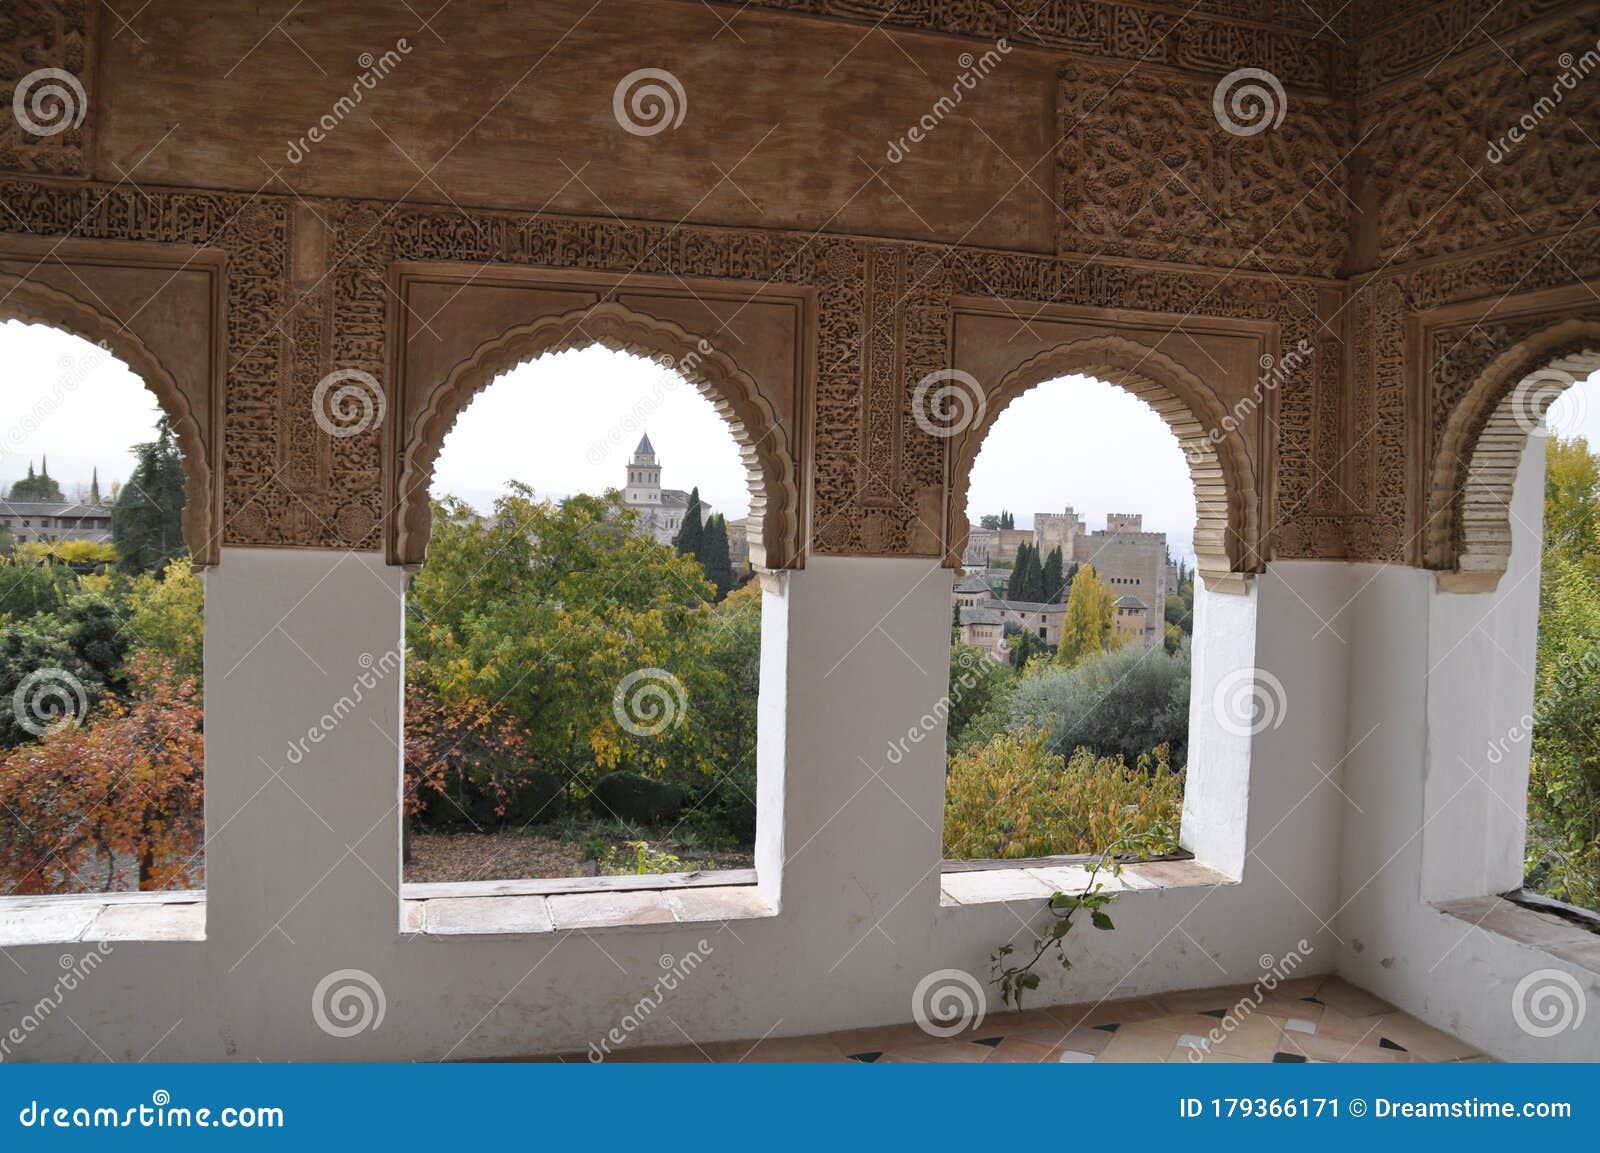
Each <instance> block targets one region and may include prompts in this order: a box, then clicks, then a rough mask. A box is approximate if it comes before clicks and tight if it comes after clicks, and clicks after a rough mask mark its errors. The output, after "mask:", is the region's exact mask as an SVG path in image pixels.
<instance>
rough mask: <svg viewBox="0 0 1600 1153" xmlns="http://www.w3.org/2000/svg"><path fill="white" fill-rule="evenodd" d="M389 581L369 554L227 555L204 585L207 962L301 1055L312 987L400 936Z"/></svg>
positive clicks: (396, 602)
mask: <svg viewBox="0 0 1600 1153" xmlns="http://www.w3.org/2000/svg"><path fill="white" fill-rule="evenodd" d="M401 579H402V574H401V570H399V569H398V568H393V567H389V566H386V565H385V564H384V563H383V558H382V556H381V555H379V554H376V553H334V552H310V551H296V550H289V549H237V548H235V549H228V550H226V551H225V552H224V553H223V556H222V560H221V563H220V564H219V565H218V566H217V567H216V568H215V569H214V570H212V572H211V574H210V575H209V577H208V578H207V583H206V644H205V672H206V683H205V693H206V837H207V843H206V858H205V864H206V890H207V894H206V895H207V902H206V904H207V951H208V953H209V954H211V957H212V962H211V963H212V965H213V966H214V967H215V969H217V970H220V973H219V975H220V976H223V977H224V978H225V979H226V986H227V989H228V995H229V997H230V998H236V999H241V1000H246V1001H247V1000H251V999H256V998H259V999H261V1001H262V1008H261V1011H262V1013H263V1015H264V1016H265V1017H268V1018H270V1017H271V1012H270V1010H269V1008H268V1006H270V1005H272V1004H278V1005H288V1006H293V1007H294V1009H295V1014H294V1020H295V1022H296V1023H297V1024H300V1025H303V1026H304V1028H303V1030H300V1031H304V1032H305V1033H306V1037H307V1038H308V1040H314V1039H315V1037H314V1036H313V1031H312V1030H310V1019H309V1016H306V1015H304V1014H301V1013H300V1012H299V1009H300V1008H301V1007H302V1006H309V1004H310V995H311V990H312V988H313V987H314V985H315V983H316V981H317V980H318V979H320V978H321V977H322V976H323V975H324V974H325V973H326V972H327V971H328V969H329V968H330V967H334V966H336V965H338V964H339V963H340V961H341V959H342V958H344V957H345V956H347V955H348V957H349V958H350V959H349V960H348V962H347V963H348V964H350V965H352V966H360V967H363V968H369V967H371V966H372V965H373V964H374V963H375V958H374V949H373V945H374V942H386V943H392V942H393V941H394V940H395V939H396V938H397V936H398V925H399V897H398V886H399V881H400V813H399V792H400V751H399V746H398V743H397V742H398V741H399V739H400V731H401V700H402V691H403V673H402V663H401V661H400V660H399V659H398V657H399V654H400V646H401V644H402V619H403V617H402V600H401V594H402V589H401ZM288 942H294V943H296V944H304V943H308V942H314V943H315V946H316V947H314V948H287V949H285V948H283V947H282V946H283V945H285V944H287V943H288ZM345 946H348V947H347V948H346V947H345ZM302 963H303V965H304V966H305V968H304V970H303V971H301V968H300V966H301V965H302ZM302 1018H304V1020H302Z"/></svg>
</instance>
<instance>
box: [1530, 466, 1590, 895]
mask: <svg viewBox="0 0 1600 1153" xmlns="http://www.w3.org/2000/svg"><path fill="white" fill-rule="evenodd" d="M1533 716H1534V720H1535V724H1534V730H1533V748H1532V755H1531V757H1530V762H1529V770H1528V858H1527V880H1528V885H1529V887H1530V888H1534V889H1537V890H1539V891H1541V892H1544V893H1547V894H1549V895H1550V896H1552V897H1555V898H1557V899H1559V900H1565V901H1570V902H1572V903H1573V904H1578V905H1584V906H1586V907H1588V908H1591V909H1595V910H1597V911H1600V747H1597V746H1596V743H1595V738H1594V718H1595V717H1596V716H1600V461H1597V460H1596V458H1595V457H1594V456H1593V455H1592V454H1591V453H1590V452H1589V446H1588V443H1587V442H1586V441H1584V440H1582V439H1576V440H1570V441H1563V440H1560V439H1558V438H1556V437H1551V438H1549V440H1548V441H1547V442H1546V447H1545V514H1544V556H1543V569H1542V571H1541V573H1540V581H1539V641H1538V655H1537V661H1536V666H1535V672H1534V708H1533Z"/></svg>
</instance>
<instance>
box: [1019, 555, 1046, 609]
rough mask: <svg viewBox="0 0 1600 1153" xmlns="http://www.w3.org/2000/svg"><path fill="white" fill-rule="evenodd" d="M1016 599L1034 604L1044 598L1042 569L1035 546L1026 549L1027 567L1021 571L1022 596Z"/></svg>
mask: <svg viewBox="0 0 1600 1153" xmlns="http://www.w3.org/2000/svg"><path fill="white" fill-rule="evenodd" d="M1018 599H1020V600H1025V601H1032V602H1033V603H1034V604H1038V603H1039V602H1041V601H1043V600H1044V569H1043V567H1041V566H1040V564H1039V550H1038V549H1036V548H1030V549H1028V567H1027V568H1026V569H1024V570H1023V573H1022V596H1021V597H1020V598H1018Z"/></svg>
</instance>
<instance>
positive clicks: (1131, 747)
mask: <svg viewBox="0 0 1600 1153" xmlns="http://www.w3.org/2000/svg"><path fill="white" fill-rule="evenodd" d="M1011 720H1012V727H1013V728H1019V727H1021V726H1022V725H1025V724H1032V725H1033V726H1034V727H1035V728H1039V729H1046V730H1048V731H1049V732H1050V734H1051V736H1050V741H1049V747H1050V750H1051V751H1052V752H1055V753H1060V754H1063V755H1065V754H1066V753H1067V752H1069V751H1071V750H1073V749H1077V748H1080V747H1081V748H1088V749H1090V750H1092V751H1093V752H1094V753H1095V754H1096V755H1098V756H1121V757H1122V758H1123V759H1124V760H1125V761H1127V762H1129V763H1130V764H1131V763H1133V762H1134V761H1137V760H1138V759H1139V757H1141V756H1142V755H1144V754H1145V753H1148V752H1150V751H1151V750H1152V749H1154V748H1155V747H1156V746H1157V745H1166V746H1167V747H1168V749H1169V750H1170V753H1171V760H1172V764H1173V765H1174V766H1175V767H1177V768H1182V767H1183V766H1184V765H1185V764H1186V763H1187V760H1188V751H1189V646H1188V644H1187V643H1184V644H1183V645H1181V646H1180V647H1179V649H1178V651H1177V652H1176V653H1170V654H1169V653H1167V652H1164V651H1163V650H1162V649H1160V648H1152V649H1139V650H1134V649H1122V650H1119V651H1117V652H1111V653H1106V654H1103V655H1101V656H1098V657H1091V658H1089V659H1087V660H1085V661H1084V662H1083V663H1082V664H1079V665H1078V666H1077V667H1075V668H1071V669H1063V668H1061V667H1059V666H1055V667H1050V668H1045V669H1041V670H1039V671H1037V672H1035V673H1030V675H1028V676H1025V677H1023V678H1022V680H1021V681H1020V682H1019V683H1018V684H1017V687H1016V691H1015V692H1014V694H1013V695H1012V698H1011Z"/></svg>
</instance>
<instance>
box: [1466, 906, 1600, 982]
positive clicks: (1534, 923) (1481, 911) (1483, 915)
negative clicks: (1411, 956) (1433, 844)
mask: <svg viewBox="0 0 1600 1153" xmlns="http://www.w3.org/2000/svg"><path fill="white" fill-rule="evenodd" d="M1551 904H1555V902H1551ZM1434 908H1435V909H1437V910H1438V911H1439V912H1441V913H1443V914H1444V915H1445V916H1447V917H1454V918H1455V919H1457V920H1458V921H1465V922H1467V923H1468V924H1470V925H1473V926H1475V927H1477V928H1479V929H1482V930H1484V931H1485V932H1487V933H1494V934H1496V935H1498V936H1501V937H1506V938H1508V939H1510V940H1512V941H1516V942H1517V943H1518V944H1521V945H1527V946H1529V947H1531V948H1534V949H1539V950H1540V951H1542V952H1545V953H1548V954H1550V956H1552V957H1555V958H1557V959H1559V960H1562V961H1566V962H1567V963H1568V964H1572V965H1577V966H1579V967H1580V968H1583V969H1587V970H1589V972H1591V973H1600V933H1597V932H1596V931H1595V930H1593V929H1590V928H1587V927H1585V926H1584V925H1582V924H1579V923H1577V921H1575V920H1570V919H1568V918H1567V917H1563V916H1557V915H1556V914H1554V913H1547V912H1541V911H1539V910H1536V909H1530V908H1528V907H1527V906H1525V905H1520V904H1517V903H1515V902H1513V901H1508V900H1506V899H1505V898H1504V897H1470V898H1468V899H1466V900H1463V901H1444V902H1441V903H1440V904H1437V905H1435V906H1434Z"/></svg>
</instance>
